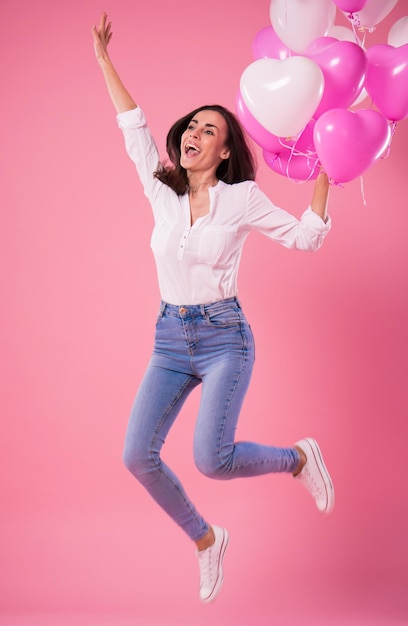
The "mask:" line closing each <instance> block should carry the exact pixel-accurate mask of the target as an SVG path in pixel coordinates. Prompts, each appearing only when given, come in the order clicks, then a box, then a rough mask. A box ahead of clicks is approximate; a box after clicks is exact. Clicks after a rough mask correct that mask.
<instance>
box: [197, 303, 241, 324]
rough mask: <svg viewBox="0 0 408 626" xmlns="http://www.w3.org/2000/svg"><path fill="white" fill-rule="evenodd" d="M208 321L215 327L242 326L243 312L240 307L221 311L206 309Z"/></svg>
mask: <svg viewBox="0 0 408 626" xmlns="http://www.w3.org/2000/svg"><path fill="white" fill-rule="evenodd" d="M205 318H206V321H207V322H208V323H209V324H210V325H211V326H213V327H214V328H233V327H234V326H240V324H241V322H242V313H241V310H240V309H239V308H238V307H235V306H234V307H230V308H228V309H221V310H219V311H217V310H214V311H206V314H205Z"/></svg>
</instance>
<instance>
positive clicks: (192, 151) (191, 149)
mask: <svg viewBox="0 0 408 626" xmlns="http://www.w3.org/2000/svg"><path fill="white" fill-rule="evenodd" d="M184 151H185V153H186V154H188V155H189V156H195V155H197V154H200V150H199V149H198V148H197V146H195V145H194V144H192V143H186V145H185V148H184Z"/></svg>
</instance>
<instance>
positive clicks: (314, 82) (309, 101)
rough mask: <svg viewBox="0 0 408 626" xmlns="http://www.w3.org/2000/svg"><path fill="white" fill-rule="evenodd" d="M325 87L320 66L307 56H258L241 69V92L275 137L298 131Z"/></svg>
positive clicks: (250, 108)
mask: <svg viewBox="0 0 408 626" xmlns="http://www.w3.org/2000/svg"><path fill="white" fill-rule="evenodd" d="M323 90H324V77H323V72H322V70H321V69H320V67H319V66H318V65H317V63H315V62H314V61H312V60H311V59H308V58H306V57H302V56H294V57H289V58H288V59H284V60H283V61H279V60H277V59H258V60H257V61H254V62H253V63H251V65H249V66H248V67H247V68H246V69H245V70H244V72H243V74H242V76H241V81H240V91H241V96H242V98H243V100H244V102H245V104H246V106H247V108H248V109H249V111H250V112H251V113H252V115H253V116H254V118H255V119H256V120H257V121H258V122H259V123H260V124H261V125H262V126H263V127H264V128H266V129H267V130H268V131H269V132H270V133H273V134H274V135H277V136H278V137H294V136H296V135H297V134H298V133H300V132H301V131H302V130H303V129H304V127H305V126H306V124H307V123H308V122H309V120H310V119H311V118H312V117H313V114H314V112H315V111H316V109H317V107H318V106H319V103H320V100H321V99H322V95H323Z"/></svg>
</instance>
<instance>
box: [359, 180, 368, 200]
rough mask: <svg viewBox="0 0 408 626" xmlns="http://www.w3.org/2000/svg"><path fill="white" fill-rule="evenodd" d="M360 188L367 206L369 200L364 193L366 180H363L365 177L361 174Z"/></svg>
mask: <svg viewBox="0 0 408 626" xmlns="http://www.w3.org/2000/svg"><path fill="white" fill-rule="evenodd" d="M360 189H361V196H362V198H363V204H364V206H367V200H366V197H365V194H364V181H363V177H362V176H360Z"/></svg>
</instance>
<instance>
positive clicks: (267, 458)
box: [194, 316, 301, 480]
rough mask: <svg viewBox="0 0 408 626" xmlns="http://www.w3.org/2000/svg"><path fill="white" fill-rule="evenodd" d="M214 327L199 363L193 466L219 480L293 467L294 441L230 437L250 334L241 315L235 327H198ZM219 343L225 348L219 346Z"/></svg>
mask: <svg viewBox="0 0 408 626" xmlns="http://www.w3.org/2000/svg"><path fill="white" fill-rule="evenodd" d="M242 317H243V316H242ZM214 331H218V332H217V335H218V340H217V342H214V345H217V349H216V350H215V351H214V353H213V355H212V356H208V358H207V359H206V360H205V361H203V363H202V368H201V369H200V374H201V376H202V381H203V388H202V396H201V404H200V409H199V415H198V419H197V424H196V430H195V437H194V455H195V461H196V464H197V467H198V468H199V470H200V471H201V472H202V473H204V474H205V475H206V476H209V477H210V478H218V479H225V480H227V479H232V478H239V477H245V476H258V475H260V474H268V473H272V472H291V473H293V472H295V471H296V469H297V468H298V467H299V463H300V461H301V457H300V455H299V452H298V450H296V449H295V448H294V447H293V448H280V447H274V446H268V445H263V444H258V443H252V442H248V441H239V442H236V441H235V432H236V428H237V423H238V418H239V414H240V411H241V408H242V404H243V401H244V398H245V395H246V392H247V389H248V386H249V382H250V378H251V374H252V368H253V363H254V342H253V336H252V332H251V330H250V328H249V326H248V324H247V322H246V320H245V318H243V319H242V320H241V323H240V325H239V326H238V325H237V326H236V328H235V329H234V328H225V329H223V328H219V329H214V328H208V327H207V328H205V327H204V328H203V332H204V333H205V332H207V333H214ZM223 343H224V344H225V350H220V348H219V346H220V345H222V344H223Z"/></svg>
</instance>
